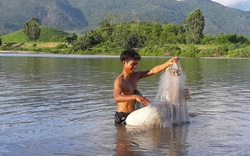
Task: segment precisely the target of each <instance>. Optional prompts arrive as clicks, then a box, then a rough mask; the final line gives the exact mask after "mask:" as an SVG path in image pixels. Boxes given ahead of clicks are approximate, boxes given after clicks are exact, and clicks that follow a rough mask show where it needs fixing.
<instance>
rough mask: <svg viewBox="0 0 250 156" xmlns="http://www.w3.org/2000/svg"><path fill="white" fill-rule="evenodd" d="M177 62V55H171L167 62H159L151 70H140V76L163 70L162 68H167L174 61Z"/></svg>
mask: <svg viewBox="0 0 250 156" xmlns="http://www.w3.org/2000/svg"><path fill="white" fill-rule="evenodd" d="M176 62H178V57H177V56H176V57H173V58H171V59H169V60H168V61H167V62H165V63H163V64H160V65H158V66H155V67H154V68H152V69H151V70H147V71H144V72H141V75H140V78H144V77H147V76H151V75H155V74H158V73H160V72H161V71H163V70H164V69H166V68H168V67H169V66H171V65H173V64H174V63H176Z"/></svg>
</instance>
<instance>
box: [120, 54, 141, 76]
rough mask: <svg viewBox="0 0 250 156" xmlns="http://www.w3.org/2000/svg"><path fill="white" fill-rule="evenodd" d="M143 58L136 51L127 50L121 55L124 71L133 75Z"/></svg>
mask: <svg viewBox="0 0 250 156" xmlns="http://www.w3.org/2000/svg"><path fill="white" fill-rule="evenodd" d="M140 59H141V56H140V55H139V54H138V53H137V52H136V51H135V50H125V51H123V52H122V54H121V55H120V60H121V61H122V64H123V69H124V70H126V71H127V72H128V73H133V72H134V71H135V69H136V67H137V64H138V61H139V60H140Z"/></svg>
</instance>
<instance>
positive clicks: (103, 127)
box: [0, 54, 250, 156]
mask: <svg viewBox="0 0 250 156" xmlns="http://www.w3.org/2000/svg"><path fill="white" fill-rule="evenodd" d="M167 59H168V58H165V57H143V58H142V60H141V61H140V62H139V65H138V70H146V69H150V68H151V67H154V66H155V65H158V64H160V63H163V62H164V61H166V60H167ZM180 63H181V66H182V68H183V70H184V72H185V73H186V75H187V87H188V88H189V90H190V92H191V97H192V99H190V100H189V101H188V102H187V104H188V108H189V111H190V112H194V113H196V114H197V116H196V117H191V118H190V120H191V122H190V123H189V124H185V125H179V126H173V127H167V128H154V129H149V130H147V131H135V130H134V129H131V128H129V127H128V126H126V127H124V126H114V121H113V118H114V112H115V111H116V104H115V103H114V101H113V81H114V79H115V78H116V76H117V75H118V74H120V72H121V69H122V64H121V62H120V61H119V59H118V57H116V56H110V57H108V56H90V55H87V56H84V55H53V54H0V86H1V87H0V138H1V145H0V155H3V156H23V155H25V156H29V155H30V156H34V155H41V156H44V155H94V156H96V155H149V156H153V155H157V156H158V155H167V156H172V155H178V156H179V155H183V156H187V155H190V156H196V155H197V156H202V155H204V156H214V155H250V151H249V146H250V142H249V140H250V128H249V127H250V70H249V69H250V59H243V58H242V59H235V58H180ZM159 76H160V74H159V75H155V76H152V77H149V78H145V79H143V80H141V81H140V82H139V84H138V89H140V91H141V92H142V94H143V95H144V96H146V97H147V98H148V99H150V100H151V101H152V100H153V99H154V96H155V95H156V92H157V87H158V86H157V85H158V82H159Z"/></svg>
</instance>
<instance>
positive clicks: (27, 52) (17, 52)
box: [0, 50, 38, 54]
mask: <svg viewBox="0 0 250 156" xmlns="http://www.w3.org/2000/svg"><path fill="white" fill-rule="evenodd" d="M0 53H1V54H5V53H6V54H38V53H37V52H33V51H3V50H0Z"/></svg>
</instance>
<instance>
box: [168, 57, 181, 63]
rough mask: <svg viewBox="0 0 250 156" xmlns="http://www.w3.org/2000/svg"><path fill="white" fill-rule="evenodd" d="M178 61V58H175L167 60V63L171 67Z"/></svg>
mask: <svg viewBox="0 0 250 156" xmlns="http://www.w3.org/2000/svg"><path fill="white" fill-rule="evenodd" d="M178 60H179V58H178V56H175V57H173V58H171V59H169V60H168V63H169V64H170V65H172V64H174V63H176V62H178Z"/></svg>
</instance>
